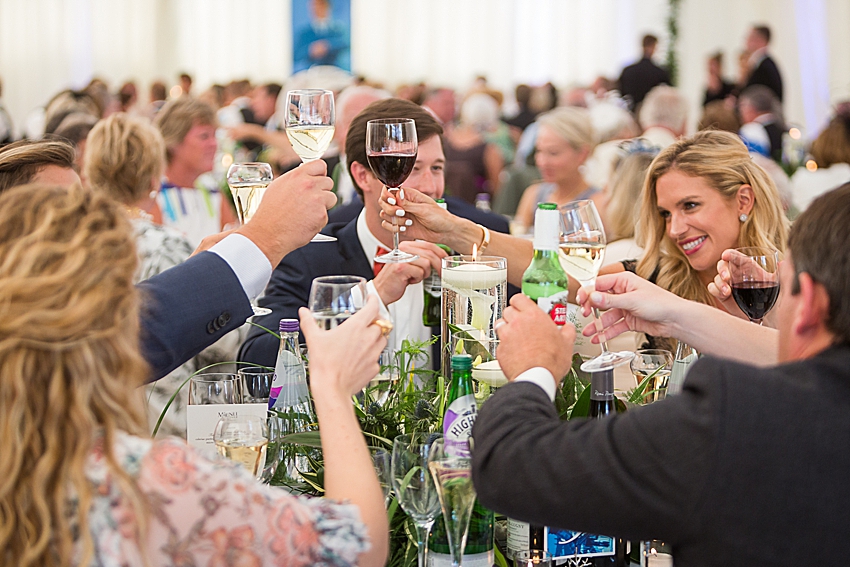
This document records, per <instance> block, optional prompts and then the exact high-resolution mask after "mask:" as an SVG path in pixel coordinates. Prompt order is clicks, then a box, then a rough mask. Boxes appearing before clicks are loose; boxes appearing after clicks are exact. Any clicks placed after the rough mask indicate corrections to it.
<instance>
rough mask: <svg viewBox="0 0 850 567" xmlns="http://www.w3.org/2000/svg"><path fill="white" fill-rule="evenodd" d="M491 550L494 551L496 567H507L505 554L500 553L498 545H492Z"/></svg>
mask: <svg viewBox="0 0 850 567" xmlns="http://www.w3.org/2000/svg"><path fill="white" fill-rule="evenodd" d="M493 551H494V552H495V560H496V567H508V560H507V559H505V556H504V555H502V552H501V551H499V548H498V546H495V545H494V546H493Z"/></svg>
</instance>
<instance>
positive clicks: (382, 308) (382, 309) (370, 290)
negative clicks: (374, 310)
mask: <svg viewBox="0 0 850 567" xmlns="http://www.w3.org/2000/svg"><path fill="white" fill-rule="evenodd" d="M366 294H367V295H374V296H375V297H376V298H378V316H379V317H380V318H381V319H386V320H387V321H392V320H393V318H392V315H390V310H389V309H387V306H386V305H384V301H383V300H382V299H381V296H380V295H379V294H378V290H377V289H375V280H369V281H368V282H366Z"/></svg>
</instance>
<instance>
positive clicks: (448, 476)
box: [428, 439, 475, 567]
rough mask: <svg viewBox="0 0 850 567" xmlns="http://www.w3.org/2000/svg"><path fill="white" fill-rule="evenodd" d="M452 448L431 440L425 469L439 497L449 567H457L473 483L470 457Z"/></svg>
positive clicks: (468, 517)
mask: <svg viewBox="0 0 850 567" xmlns="http://www.w3.org/2000/svg"><path fill="white" fill-rule="evenodd" d="M453 449H454V450H455V451H456V448H454V447H453V446H451V445H450V446H448V447H447V446H446V445H445V440H444V439H437V440H436V441H434V443H433V445H432V446H431V452H430V454H429V455H428V469H429V470H430V471H431V476H432V477H434V486H435V487H436V488H437V495H438V496H439V498H440V507H441V508H442V511H443V521H444V522H445V523H446V535H447V536H448V540H449V549H450V550H451V552H452V567H460V565H461V562H462V558H463V549H464V547H466V536H467V534H468V533H469V520H470V518H471V517H472V508H473V506H474V505H475V486H473V484H472V459H471V458H469V457H460V456H457V454H456V453H455V452H454V451H453Z"/></svg>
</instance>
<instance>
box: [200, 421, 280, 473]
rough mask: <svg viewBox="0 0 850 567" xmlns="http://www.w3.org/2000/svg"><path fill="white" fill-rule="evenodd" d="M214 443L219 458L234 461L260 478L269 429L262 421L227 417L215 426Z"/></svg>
mask: <svg viewBox="0 0 850 567" xmlns="http://www.w3.org/2000/svg"><path fill="white" fill-rule="evenodd" d="M213 441H215V448H216V449H217V450H218V452H219V454H220V455H221V456H222V457H226V458H228V459H230V460H232V461H236V462H237V463H239V464H241V465H242V466H243V467H244V468H245V470H247V471H248V472H249V473H251V474H252V475H254V476H255V477H256V478H260V476H261V475H262V473H263V467H264V465H265V462H266V449H267V447H268V444H269V428H268V424H267V423H266V421H265V420H264V419H262V418H260V417H257V416H256V415H226V416H224V417H222V418H221V419H219V420H218V423H216V425H215V433H213Z"/></svg>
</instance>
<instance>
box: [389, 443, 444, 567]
mask: <svg viewBox="0 0 850 567" xmlns="http://www.w3.org/2000/svg"><path fill="white" fill-rule="evenodd" d="M438 438H439V434H437V433H415V434H412V435H399V436H398V437H396V438H395V439H393V454H392V484H393V490H394V491H395V495H396V498H397V499H398V503H399V505H401V508H402V510H404V511H405V513H406V514H407V515H408V516H410V518H411V519H412V520H413V523H414V524H415V525H416V540H417V545H418V547H419V567H425V565H426V558H427V553H428V534H429V533H430V531H431V526H432V525H434V520H435V519H436V518H437V515H438V514H439V513H440V500H439V497H438V496H437V489H436V487H435V486H434V479H433V477H432V476H431V473H430V472H429V471H428V457H429V455H430V454H431V447H432V445H433V443H434V441H435V440H436V439H438Z"/></svg>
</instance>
